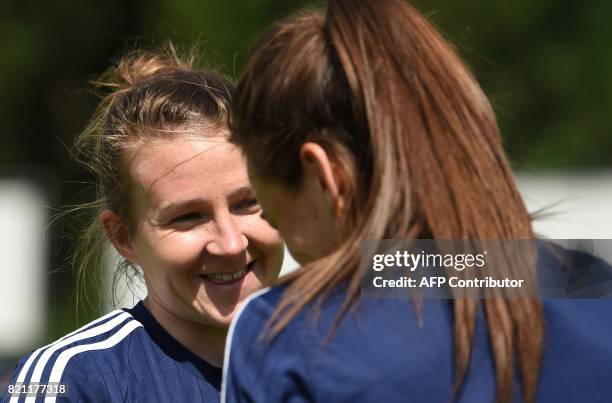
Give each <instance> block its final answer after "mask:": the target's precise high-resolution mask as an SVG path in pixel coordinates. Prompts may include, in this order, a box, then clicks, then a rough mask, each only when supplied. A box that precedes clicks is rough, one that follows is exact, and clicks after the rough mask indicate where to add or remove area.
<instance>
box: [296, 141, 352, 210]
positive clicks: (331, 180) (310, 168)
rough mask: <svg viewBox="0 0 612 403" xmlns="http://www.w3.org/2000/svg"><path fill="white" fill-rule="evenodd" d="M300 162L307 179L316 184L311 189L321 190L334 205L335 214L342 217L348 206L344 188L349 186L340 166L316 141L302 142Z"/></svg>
mask: <svg viewBox="0 0 612 403" xmlns="http://www.w3.org/2000/svg"><path fill="white" fill-rule="evenodd" d="M300 162H301V163H302V168H303V170H302V171H303V175H304V178H305V179H306V181H308V180H309V179H310V180H311V181H312V182H313V183H314V184H315V185H316V189H310V190H311V191H312V190H314V191H319V192H321V194H322V195H323V196H324V197H326V198H327V199H328V203H330V204H331V205H332V213H333V215H334V216H335V217H336V218H340V217H341V216H342V215H343V213H344V209H345V206H346V194H345V193H346V192H345V191H344V190H345V189H346V188H347V187H346V184H345V183H344V180H345V178H344V176H343V175H342V174H341V171H340V167H338V165H337V163H336V162H334V160H333V159H332V158H331V156H330V155H329V154H328V153H327V151H326V150H325V149H324V148H323V147H321V145H320V144H317V143H314V142H306V143H304V144H302V146H301V148H300Z"/></svg>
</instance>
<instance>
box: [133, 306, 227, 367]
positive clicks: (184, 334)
mask: <svg viewBox="0 0 612 403" xmlns="http://www.w3.org/2000/svg"><path fill="white" fill-rule="evenodd" d="M144 305H145V307H146V308H147V309H148V310H149V312H150V313H151V315H153V317H154V318H155V320H157V322H158V323H159V324H160V325H161V326H162V327H163V328H164V329H165V330H166V331H167V332H168V333H169V334H170V335H171V336H172V337H174V338H175V339H176V340H177V341H178V342H179V343H181V344H182V345H183V346H184V347H185V348H187V349H188V350H189V351H191V352H192V353H194V354H195V355H197V356H198V357H200V358H201V359H203V360H204V361H206V362H208V363H209V364H211V365H213V366H215V367H219V368H220V367H222V366H223V354H224V351H225V339H226V337H227V329H223V328H218V327H213V326H207V325H202V324H200V323H196V322H193V321H189V320H186V319H183V318H180V317H178V316H177V315H175V314H173V313H172V312H170V311H169V310H168V309H166V308H165V307H164V306H163V305H161V304H159V303H158V302H157V301H156V300H155V299H154V298H150V297H147V298H145V300H144Z"/></svg>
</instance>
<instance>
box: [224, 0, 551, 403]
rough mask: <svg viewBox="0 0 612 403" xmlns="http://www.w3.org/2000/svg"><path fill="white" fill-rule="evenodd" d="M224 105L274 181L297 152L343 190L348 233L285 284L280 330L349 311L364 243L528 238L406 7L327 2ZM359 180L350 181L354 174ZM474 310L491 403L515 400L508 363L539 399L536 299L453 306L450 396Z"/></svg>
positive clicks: (514, 195) (236, 133)
mask: <svg viewBox="0 0 612 403" xmlns="http://www.w3.org/2000/svg"><path fill="white" fill-rule="evenodd" d="M234 101H235V102H234V104H233V106H232V108H233V110H232V122H231V125H232V130H233V132H232V139H231V140H232V141H234V142H235V143H237V144H238V145H240V146H241V147H243V149H244V150H245V152H246V154H247V156H248V158H249V160H250V162H252V164H251V166H255V167H257V169H258V170H260V174H261V175H263V176H264V177H266V178H268V179H269V180H275V181H278V182H281V183H283V184H285V185H287V186H294V184H295V183H298V182H299V178H300V174H301V173H300V167H299V164H295V161H297V160H298V157H297V155H298V150H299V147H300V145H301V144H303V143H304V142H305V141H317V142H319V143H320V144H322V145H323V146H324V147H326V148H327V149H328V150H329V151H330V154H331V155H332V156H335V157H336V158H337V159H338V162H339V164H340V165H341V166H342V167H344V171H345V174H346V176H347V177H348V178H350V179H351V184H352V189H351V192H352V198H351V201H350V211H349V212H350V217H351V219H352V220H353V222H352V223H351V224H352V228H353V231H352V233H351V234H350V236H349V237H348V239H347V240H346V241H345V242H344V243H343V245H342V246H341V247H340V248H339V249H338V250H337V251H336V252H334V253H333V254H331V255H329V256H327V257H325V258H323V259H320V260H318V261H316V262H313V263H311V264H309V265H307V266H306V267H303V268H302V269H300V270H298V271H297V272H295V273H293V274H292V275H290V276H288V277H286V278H285V279H283V280H282V281H283V282H285V283H287V290H286V292H285V294H284V297H283V299H282V300H281V302H280V304H279V306H278V308H277V310H276V312H275V314H274V315H273V318H272V322H271V332H272V334H276V333H278V332H280V331H281V330H282V329H283V328H284V327H285V326H286V325H287V323H288V322H289V321H290V320H291V319H292V318H293V317H294V316H295V315H296V314H297V313H298V312H299V311H300V310H301V309H303V308H304V307H305V305H306V304H308V303H310V302H313V301H314V302H316V303H319V304H320V303H321V302H322V301H323V300H324V298H326V296H327V295H329V293H330V292H331V291H332V290H333V289H334V288H336V287H338V286H339V284H341V283H343V284H348V288H347V298H346V300H345V303H344V305H343V307H342V310H341V315H342V314H344V313H345V312H346V311H347V310H348V309H349V308H350V307H352V306H353V305H354V303H355V302H356V301H357V300H358V298H359V295H360V281H361V273H360V271H359V270H358V263H359V256H360V250H359V247H360V242H361V241H363V240H366V239H383V238H384V239H406V238H434V239H533V233H532V230H531V219H530V217H529V214H528V212H527V210H526V208H525V205H524V203H523V201H522V199H521V197H520V194H519V192H518V190H517V188H516V185H515V183H514V180H513V177H512V172H511V169H510V166H509V163H508V161H507V158H506V156H505V154H504V151H503V148H502V145H501V138H500V135H499V132H498V128H497V123H496V121H495V116H494V113H493V111H492V108H491V106H490V104H489V102H488V100H487V98H486V96H485V95H484V94H483V92H482V90H481V89H480V87H479V86H478V84H477V83H476V81H475V79H474V78H473V77H472V75H471V74H470V72H469V70H468V69H467V68H466V66H465V65H464V64H463V63H462V61H461V60H460V59H459V57H458V56H457V55H456V54H455V53H454V52H453V50H452V49H451V47H450V46H449V45H448V44H447V43H446V42H445V41H444V40H443V39H442V38H441V36H440V35H439V34H438V33H437V32H436V30H435V29H434V28H433V27H432V26H431V24H430V23H429V22H428V21H427V20H426V19H425V18H424V17H423V16H422V15H421V14H420V13H419V12H418V11H416V10H415V9H414V8H413V7H411V6H410V5H409V4H407V3H406V2H404V1H401V0H380V1H367V0H331V1H329V6H328V8H327V12H326V13H323V12H321V11H316V10H315V11H306V12H302V13H299V14H297V15H296V16H293V17H292V18H290V19H288V20H286V21H284V22H282V23H280V24H278V25H276V26H275V27H273V28H272V29H271V30H270V31H269V32H268V33H267V34H266V35H264V36H263V37H262V38H261V39H260V41H259V42H258V44H257V45H256V47H255V49H254V51H253V53H252V55H251V57H250V60H249V63H248V65H247V66H246V68H245V71H244V73H243V75H242V77H241V79H240V82H239V85H238V88H237V91H236V93H235V96H234ZM357 167H358V168H359V169H356V168H357ZM479 303H482V306H483V310H484V312H485V314H486V321H487V328H488V332H489V336H490V340H491V346H492V350H493V359H494V362H495V369H496V383H497V399H498V401H500V402H509V401H510V400H511V397H512V380H513V368H514V367H515V364H514V357H515V355H516V357H517V358H518V368H519V369H520V375H521V379H522V387H523V388H522V389H523V397H524V399H525V401H527V402H532V401H533V400H534V396H535V392H536V385H537V378H538V373H539V368H540V359H541V355H542V341H543V333H544V330H543V328H544V325H543V318H542V310H541V306H540V303H539V301H537V300H526V299H515V300H508V299H503V298H494V299H487V300H483V301H482V302H479V301H474V300H462V299H455V300H454V301H453V309H454V347H455V381H456V385H455V391H458V388H459V387H460V386H461V384H462V381H463V378H464V376H465V374H466V371H467V368H468V365H469V359H470V354H471V345H472V341H473V338H474V326H475V316H476V313H477V309H478V306H479Z"/></svg>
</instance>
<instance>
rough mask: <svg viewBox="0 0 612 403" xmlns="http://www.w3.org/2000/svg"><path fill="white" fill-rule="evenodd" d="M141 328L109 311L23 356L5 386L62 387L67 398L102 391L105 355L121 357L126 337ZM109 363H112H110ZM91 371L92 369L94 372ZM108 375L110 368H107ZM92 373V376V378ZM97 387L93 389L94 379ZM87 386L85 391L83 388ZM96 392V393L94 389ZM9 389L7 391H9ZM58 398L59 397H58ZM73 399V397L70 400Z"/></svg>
mask: <svg viewBox="0 0 612 403" xmlns="http://www.w3.org/2000/svg"><path fill="white" fill-rule="evenodd" d="M141 326H142V325H141V324H140V322H138V321H136V320H134V318H133V317H132V315H131V314H129V313H128V312H125V311H122V310H116V311H113V312H111V313H109V314H107V315H104V316H102V317H100V318H98V319H96V320H94V321H92V322H90V323H88V324H86V325H85V326H83V327H81V328H79V329H77V330H75V331H73V332H71V333H69V334H67V335H65V336H64V337H62V338H60V339H58V340H56V341H54V342H52V343H50V344H48V345H46V346H43V347H40V348H38V349H36V350H34V351H32V352H31V353H29V354H27V355H26V356H24V357H23V358H22V359H21V360H20V361H19V363H18V365H17V367H16V369H15V371H14V373H13V378H12V381H11V383H10V384H9V386H11V385H13V389H15V387H14V386H15V385H21V390H26V391H29V390H31V389H32V387H33V386H31V385H40V386H37V388H38V389H41V388H42V385H44V386H45V387H49V386H53V385H57V387H60V386H62V385H63V386H64V388H63V389H64V390H67V391H68V392H66V393H70V394H71V395H72V394H74V395H75V396H79V395H82V393H84V391H85V390H87V391H88V393H94V392H95V393H98V395H99V396H102V395H100V394H99V392H101V391H102V392H104V393H106V391H105V390H104V389H105V387H104V384H103V379H104V378H105V374H104V373H103V372H104V371H100V368H107V367H109V364H108V363H109V360H108V358H109V356H112V355H117V354H121V353H120V350H121V347H123V345H125V344H126V341H127V340H128V338H129V337H128V336H129V335H130V334H132V332H133V331H134V330H136V329H138V328H139V327H141ZM110 362H112V360H110ZM94 368H95V370H94V371H92V369H94ZM107 369H108V370H109V372H110V370H111V368H107ZM92 374H96V376H95V377H92ZM94 378H98V379H99V381H100V382H97V383H98V384H99V386H100V388H95V387H94V385H95V384H96V382H95V379H94ZM85 385H87V388H85ZM98 389H100V390H98ZM9 390H10V389H9ZM59 396H62V395H58V397H59ZM70 399H71V400H76V399H74V397H73V396H71V397H70Z"/></svg>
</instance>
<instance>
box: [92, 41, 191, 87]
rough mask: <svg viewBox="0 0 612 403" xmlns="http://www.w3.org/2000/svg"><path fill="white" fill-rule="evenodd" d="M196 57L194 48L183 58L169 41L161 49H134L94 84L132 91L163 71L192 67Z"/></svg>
mask: <svg viewBox="0 0 612 403" xmlns="http://www.w3.org/2000/svg"><path fill="white" fill-rule="evenodd" d="M194 58H195V51H194V50H192V51H191V52H190V54H189V56H188V57H186V58H184V59H183V58H181V57H180V56H179V54H178V52H177V50H176V47H175V46H174V44H173V43H172V42H167V43H166V44H165V45H164V46H163V47H162V48H161V51H156V52H150V51H146V50H134V51H132V52H130V53H128V54H127V55H125V56H123V57H122V58H121V59H120V60H119V61H118V62H116V64H115V65H114V66H113V67H111V68H110V69H109V70H107V71H106V72H105V73H104V74H103V75H102V76H101V77H100V78H99V79H98V80H96V81H94V85H96V87H98V88H99V89H108V90H109V91H110V92H126V91H130V90H132V89H133V88H134V87H136V86H138V84H139V83H142V82H144V81H146V80H148V79H149V78H151V77H153V76H154V75H156V74H159V73H160V72H162V71H168V72H172V71H176V70H190V69H192V68H193V61H194Z"/></svg>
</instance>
